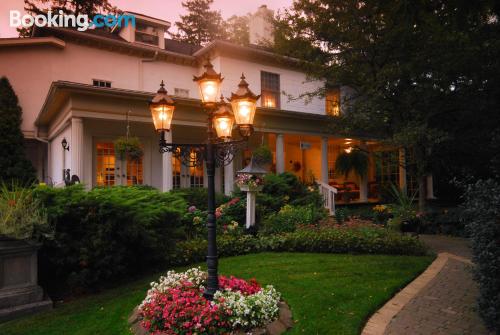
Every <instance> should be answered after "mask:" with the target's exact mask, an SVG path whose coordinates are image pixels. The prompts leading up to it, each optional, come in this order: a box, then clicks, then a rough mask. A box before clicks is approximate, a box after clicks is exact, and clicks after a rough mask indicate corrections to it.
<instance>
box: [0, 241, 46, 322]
mask: <svg viewBox="0 0 500 335" xmlns="http://www.w3.org/2000/svg"><path fill="white" fill-rule="evenodd" d="M38 248H39V245H37V244H34V243H29V242H27V241H21V240H14V239H9V238H5V237H0V322H2V321H7V320H11V319H13V318H16V317H18V316H22V315H27V314H32V313H35V312H38V311H41V310H47V309H51V308H52V301H51V300H50V299H48V298H46V297H44V294H43V289H42V288H41V287H40V286H38V254H37V250H38Z"/></svg>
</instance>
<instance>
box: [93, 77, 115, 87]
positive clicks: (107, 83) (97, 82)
mask: <svg viewBox="0 0 500 335" xmlns="http://www.w3.org/2000/svg"><path fill="white" fill-rule="evenodd" d="M92 85H94V86H97V87H107V88H110V87H111V82H110V81H107V80H101V79H92Z"/></svg>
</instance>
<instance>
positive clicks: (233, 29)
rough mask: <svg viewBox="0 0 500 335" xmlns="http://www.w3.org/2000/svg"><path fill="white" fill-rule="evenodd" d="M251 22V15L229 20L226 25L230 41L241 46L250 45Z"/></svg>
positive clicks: (235, 16)
mask: <svg viewBox="0 0 500 335" xmlns="http://www.w3.org/2000/svg"><path fill="white" fill-rule="evenodd" d="M249 21H250V17H249V15H245V16H237V15H233V16H231V17H230V18H229V19H227V21H226V24H225V25H226V32H227V38H228V40H229V41H230V42H233V43H236V44H239V45H248V44H250V28H249V26H248V24H249Z"/></svg>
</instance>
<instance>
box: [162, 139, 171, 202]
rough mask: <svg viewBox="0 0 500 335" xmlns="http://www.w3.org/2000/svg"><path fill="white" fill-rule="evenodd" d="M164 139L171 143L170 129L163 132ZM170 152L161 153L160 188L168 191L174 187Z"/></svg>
mask: <svg viewBox="0 0 500 335" xmlns="http://www.w3.org/2000/svg"><path fill="white" fill-rule="evenodd" d="M165 140H166V141H167V143H172V130H170V131H167V132H165ZM172 173H173V172H172V153H171V152H164V153H162V154H161V190H162V192H168V191H170V190H172V189H173V188H174V179H173V174H172Z"/></svg>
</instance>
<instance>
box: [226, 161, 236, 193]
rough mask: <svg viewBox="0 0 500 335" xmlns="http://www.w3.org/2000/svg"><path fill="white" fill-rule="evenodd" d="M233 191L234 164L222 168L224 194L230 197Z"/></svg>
mask: <svg viewBox="0 0 500 335" xmlns="http://www.w3.org/2000/svg"><path fill="white" fill-rule="evenodd" d="M233 191H234V164H233V162H231V163H229V164H228V165H226V166H224V194H225V195H230V194H231V192H233Z"/></svg>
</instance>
